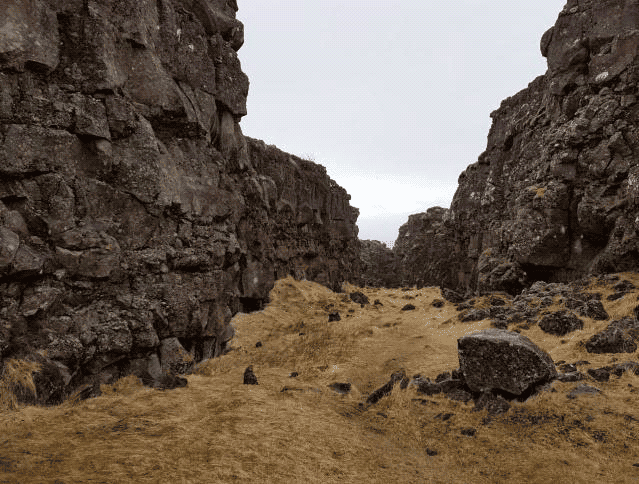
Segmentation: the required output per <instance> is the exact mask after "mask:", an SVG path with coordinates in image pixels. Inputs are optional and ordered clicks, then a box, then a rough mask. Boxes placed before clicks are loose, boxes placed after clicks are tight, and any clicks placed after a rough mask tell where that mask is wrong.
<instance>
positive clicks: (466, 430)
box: [460, 427, 477, 437]
mask: <svg viewBox="0 0 639 484" xmlns="http://www.w3.org/2000/svg"><path fill="white" fill-rule="evenodd" d="M460 432H461V434H462V435H466V436H467V437H474V436H475V434H476V433H477V430H476V429H474V428H472V427H469V428H463V429H461V430H460Z"/></svg>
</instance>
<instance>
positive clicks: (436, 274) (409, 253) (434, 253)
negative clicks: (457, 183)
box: [393, 207, 454, 287]
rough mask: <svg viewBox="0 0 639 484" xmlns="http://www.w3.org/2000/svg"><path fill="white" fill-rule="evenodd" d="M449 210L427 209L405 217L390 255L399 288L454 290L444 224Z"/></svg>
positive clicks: (447, 239)
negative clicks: (393, 260)
mask: <svg viewBox="0 0 639 484" xmlns="http://www.w3.org/2000/svg"><path fill="white" fill-rule="evenodd" d="M449 214H450V212H449V210H448V209H446V208H442V207H433V208H429V209H428V210H427V211H426V212H425V213H418V214H415V215H411V216H409V217H408V222H406V223H405V224H404V225H402V226H401V227H400V228H399V234H398V236H397V240H396V242H395V245H394V246H393V254H394V255H395V261H396V267H397V272H398V273H399V277H400V278H401V285H403V286H406V287H410V286H413V285H416V286H418V287H425V286H437V285H444V286H453V285H454V284H452V283H451V282H452V281H451V280H450V279H451V274H450V272H451V271H450V267H449V265H448V263H449V259H450V249H451V247H450V239H449V237H448V236H449V234H448V232H447V231H448V228H447V226H446V225H445V222H446V221H447V220H448V217H449Z"/></svg>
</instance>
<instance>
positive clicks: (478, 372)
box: [457, 328, 557, 395]
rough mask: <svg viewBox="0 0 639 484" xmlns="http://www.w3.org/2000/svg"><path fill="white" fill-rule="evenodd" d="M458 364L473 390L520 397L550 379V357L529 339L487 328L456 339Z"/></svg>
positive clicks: (551, 362) (555, 373) (555, 371)
mask: <svg viewBox="0 0 639 484" xmlns="http://www.w3.org/2000/svg"><path fill="white" fill-rule="evenodd" d="M457 352H458V355H459V365H460V368H461V370H462V372H463V375H464V381H465V382H466V385H468V387H469V388H470V389H471V390H472V391H477V392H483V391H487V390H502V391H505V392H508V393H511V394H514V395H521V394H522V393H524V392H525V391H526V390H528V389H529V388H530V387H532V386H535V385H537V384H539V383H541V382H544V381H549V380H552V379H553V378H555V377H556V376H557V370H556V369H555V365H554V363H553V361H552V358H550V356H549V355H548V354H547V353H546V352H544V351H543V350H541V349H540V348H539V347H538V346H536V345H535V344H534V343H533V342H532V341H530V339H528V338H527V337H525V336H522V335H520V334H517V333H514V332H511V331H505V330H501V329H492V328H491V329H486V330H483V331H479V332H477V333H473V334H470V335H467V336H464V337H462V338H460V339H459V340H457Z"/></svg>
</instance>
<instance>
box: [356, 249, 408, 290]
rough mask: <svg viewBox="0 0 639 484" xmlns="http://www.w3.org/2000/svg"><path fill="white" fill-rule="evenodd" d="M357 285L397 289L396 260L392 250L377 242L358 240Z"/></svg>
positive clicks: (397, 266)
mask: <svg viewBox="0 0 639 484" xmlns="http://www.w3.org/2000/svg"><path fill="white" fill-rule="evenodd" d="M359 259H360V270H361V273H360V277H359V280H358V282H359V284H360V285H362V286H368V287H388V288H392V287H399V286H400V285H401V282H402V280H401V275H400V272H399V271H400V267H399V264H398V259H397V256H396V255H395V253H394V252H393V250H392V249H389V248H388V247H387V246H386V244H383V243H382V242H378V241H377V240H360V251H359Z"/></svg>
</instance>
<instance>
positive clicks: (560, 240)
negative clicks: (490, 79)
mask: <svg viewBox="0 0 639 484" xmlns="http://www.w3.org/2000/svg"><path fill="white" fill-rule="evenodd" d="M638 47H639V4H637V2H635V1H631V0H610V1H605V2H592V1H584V0H570V1H569V2H568V3H567V5H566V6H565V8H564V10H563V11H562V12H561V13H560V15H559V18H558V20H557V23H556V25H555V26H554V27H553V28H551V29H550V30H549V31H548V32H546V34H544V36H543V38H542V40H541V52H542V54H543V55H544V56H545V57H547V59H548V71H547V73H546V74H545V75H544V76H541V77H539V78H537V79H535V80H534V81H533V82H532V83H531V84H530V85H529V86H528V88H527V89H525V90H523V91H521V92H520V93H518V94H516V95H515V96H513V97H511V98H508V99H506V100H505V101H503V103H502V104H501V107H500V108H499V109H498V110H497V111H495V112H494V113H492V114H491V117H492V118H493V125H492V128H491V130H490V133H489V135H488V146H487V149H486V151H485V152H484V153H483V154H482V155H481V156H480V157H479V160H478V161H477V163H474V164H472V165H470V166H469V167H468V168H467V169H466V170H465V171H464V172H463V173H462V174H461V176H460V178H459V187H458V189H457V192H456V194H455V197H454V199H453V203H452V205H451V208H450V212H449V213H448V215H447V216H446V217H444V218H443V223H442V224H440V225H439V227H436V228H435V229H434V230H433V228H432V224H431V225H430V226H428V227H427V226H425V227H424V229H423V230H422V231H420V232H419V234H418V235H416V236H414V237H417V239H420V238H421V239H425V240H421V241H419V240H418V242H417V243H416V245H417V246H418V251H419V250H422V249H421V248H423V247H437V246H439V242H438V241H440V240H442V239H443V240H445V242H444V244H445V245H446V248H447V250H443V251H437V250H436V251H430V252H429V251H428V250H427V251H426V252H425V253H423V254H420V255H419V256H418V255H417V254H416V253H415V252H412V253H411V254H410V255H409V259H411V258H412V259H414V260H416V261H419V266H420V267H419V268H418V269H414V270H417V271H423V272H424V274H426V275H425V276H424V279H425V280H426V279H428V280H431V279H432V280H436V281H437V282H438V283H441V284H444V285H450V286H454V287H456V288H457V289H469V290H476V289H479V290H480V291H484V290H486V291H488V290H506V291H510V292H516V291H518V290H519V289H521V288H522V287H524V286H526V285H529V284H530V283H532V282H534V281H536V280H546V281H551V282H562V281H568V280H571V279H574V278H577V277H581V276H583V275H586V274H590V273H602V272H616V271H625V270H637V269H639V237H638V236H637V231H638V230H639V205H637V203H638V200H639V197H638V195H639V165H638V164H637V161H636V160H637V156H638V154H639V103H638V102H637V86H638V83H639V59H637V56H638V53H639V49H638ZM409 225H410V222H409ZM400 243H402V239H401V237H400V239H398V245H400ZM411 243H412V242H409V244H411ZM413 245H415V244H413ZM411 250H412V249H411ZM446 254H448V255H446ZM438 256H443V259H439V258H438ZM404 257H406V256H404ZM435 263H437V264H438V265H437V267H435V268H434V267H433V265H434V264H435ZM440 269H441V270H443V271H444V272H443V273H440V272H439V271H440Z"/></svg>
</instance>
